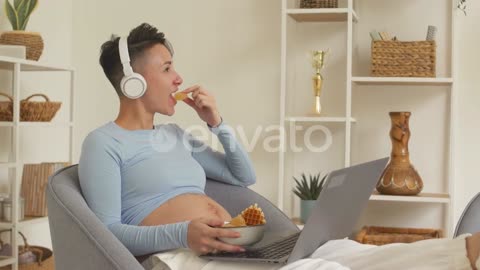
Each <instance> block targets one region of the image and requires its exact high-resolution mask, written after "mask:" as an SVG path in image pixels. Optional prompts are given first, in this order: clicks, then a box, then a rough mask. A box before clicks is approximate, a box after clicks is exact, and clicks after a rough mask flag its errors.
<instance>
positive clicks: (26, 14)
mask: <svg viewBox="0 0 480 270" xmlns="http://www.w3.org/2000/svg"><path fill="white" fill-rule="evenodd" d="M24 2H25V4H24V5H23V6H22V7H21V8H22V10H21V11H20V10H19V11H18V13H19V14H22V17H23V21H21V24H20V27H21V30H25V29H26V28H27V23H28V21H29V19H30V15H31V14H32V12H33V10H34V9H35V7H36V6H37V3H38V1H37V0H24Z"/></svg>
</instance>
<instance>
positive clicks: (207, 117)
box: [181, 85, 222, 127]
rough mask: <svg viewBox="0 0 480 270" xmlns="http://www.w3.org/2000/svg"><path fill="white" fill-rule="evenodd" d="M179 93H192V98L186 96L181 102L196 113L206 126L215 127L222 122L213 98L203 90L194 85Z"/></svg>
mask: <svg viewBox="0 0 480 270" xmlns="http://www.w3.org/2000/svg"><path fill="white" fill-rule="evenodd" d="M181 92H182V93H185V94H188V93H192V97H191V98H190V97H188V96H187V97H186V98H185V99H184V100H183V102H185V103H187V104H188V105H189V106H190V107H192V108H193V109H194V110H195V111H196V112H197V113H198V116H199V117H200V119H202V120H203V121H205V122H207V124H208V125H210V126H211V127H216V126H218V125H219V124H220V123H221V122H222V118H221V117H220V114H219V112H218V110H217V103H216V102H215V98H214V97H213V96H212V95H211V94H210V93H209V92H208V91H207V90H205V88H203V87H201V86H199V85H195V86H192V87H189V88H187V89H185V90H183V91H181Z"/></svg>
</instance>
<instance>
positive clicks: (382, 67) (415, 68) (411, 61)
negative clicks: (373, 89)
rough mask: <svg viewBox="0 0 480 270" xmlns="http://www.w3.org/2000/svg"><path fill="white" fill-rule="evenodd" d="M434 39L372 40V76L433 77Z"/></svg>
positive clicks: (434, 59)
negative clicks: (408, 40)
mask: <svg viewBox="0 0 480 270" xmlns="http://www.w3.org/2000/svg"><path fill="white" fill-rule="evenodd" d="M435 66H436V45H435V41H410V42H403V41H379V40H376V41H373V43H372V67H371V72H372V76H376V77H435V76H436V75H435Z"/></svg>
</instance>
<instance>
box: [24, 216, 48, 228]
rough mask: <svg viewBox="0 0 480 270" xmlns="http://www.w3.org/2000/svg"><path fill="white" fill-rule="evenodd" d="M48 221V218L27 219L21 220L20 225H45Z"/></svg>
mask: <svg viewBox="0 0 480 270" xmlns="http://www.w3.org/2000/svg"><path fill="white" fill-rule="evenodd" d="M47 221H48V217H25V219H23V220H20V221H19V222H18V225H19V226H20V227H22V226H28V225H32V224H38V223H44V222H47Z"/></svg>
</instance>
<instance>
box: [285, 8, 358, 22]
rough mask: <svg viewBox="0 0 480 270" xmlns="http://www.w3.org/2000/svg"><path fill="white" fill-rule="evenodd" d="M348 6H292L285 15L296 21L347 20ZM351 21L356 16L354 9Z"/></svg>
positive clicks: (354, 19)
mask: <svg viewBox="0 0 480 270" xmlns="http://www.w3.org/2000/svg"><path fill="white" fill-rule="evenodd" d="M349 10H350V9H348V8H308V9H306V8H293V9H287V15H288V16H290V17H292V18H293V19H294V20H295V21H297V22H346V21H347V20H348V12H349ZM352 13H353V21H354V22H357V21H358V17H357V14H356V13H355V11H354V10H352Z"/></svg>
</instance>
